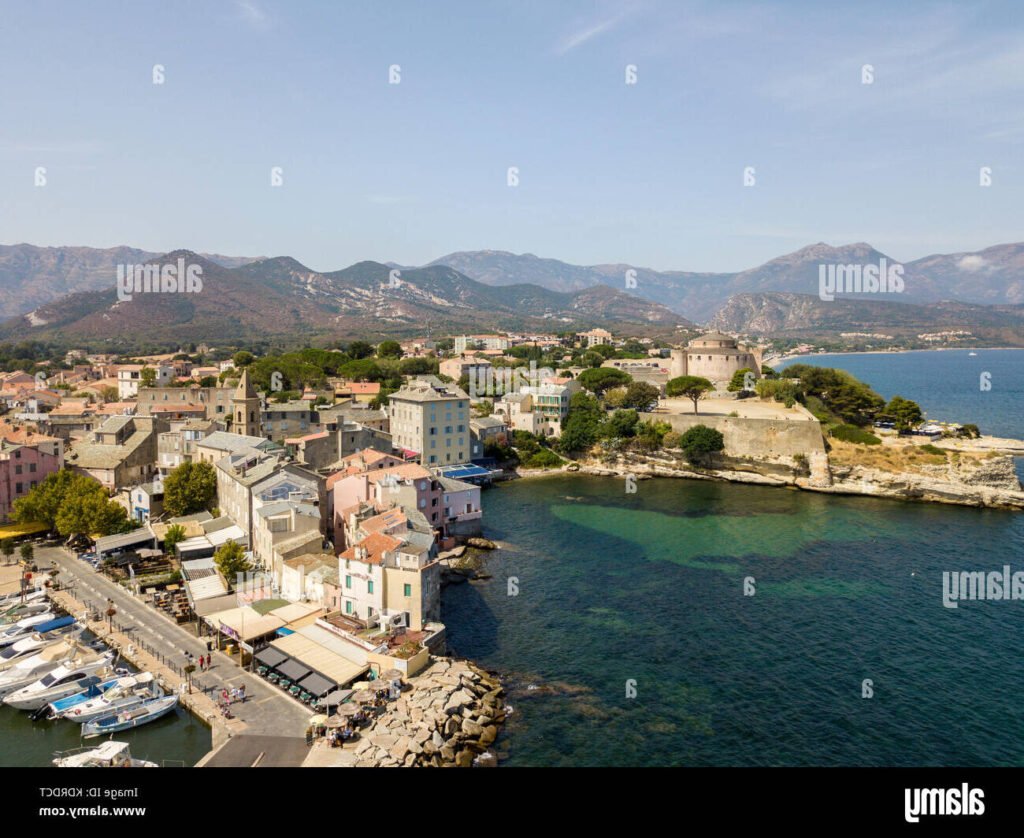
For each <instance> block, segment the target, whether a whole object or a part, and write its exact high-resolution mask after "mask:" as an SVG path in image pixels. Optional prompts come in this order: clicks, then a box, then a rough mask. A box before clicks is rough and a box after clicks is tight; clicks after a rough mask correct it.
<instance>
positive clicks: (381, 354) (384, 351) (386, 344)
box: [377, 340, 402, 358]
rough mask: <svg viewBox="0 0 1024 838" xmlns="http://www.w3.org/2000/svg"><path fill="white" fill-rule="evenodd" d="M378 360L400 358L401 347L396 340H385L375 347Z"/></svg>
mask: <svg viewBox="0 0 1024 838" xmlns="http://www.w3.org/2000/svg"><path fill="white" fill-rule="evenodd" d="M377 357H378V358H401V357H402V346H401V344H399V342H398V341H397V340H385V341H382V342H381V343H379V344H378V345H377Z"/></svg>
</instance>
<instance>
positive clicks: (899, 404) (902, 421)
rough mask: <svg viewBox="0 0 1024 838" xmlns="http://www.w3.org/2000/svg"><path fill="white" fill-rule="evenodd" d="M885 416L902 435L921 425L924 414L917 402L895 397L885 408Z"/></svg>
mask: <svg viewBox="0 0 1024 838" xmlns="http://www.w3.org/2000/svg"><path fill="white" fill-rule="evenodd" d="M885 415H886V416H887V417H888V418H889V419H890V420H891V421H892V422H893V423H894V424H895V425H896V430H897V431H900V432H901V433H903V432H905V431H909V430H911V429H912V428H914V427H916V426H917V425H919V424H920V422H921V419H922V418H923V416H924V414H922V413H921V407H920V406H919V405H918V404H917V402H912V401H911V400H910V399H905V398H903V397H902V396H893V397H892V398H891V399H889V404H887V405H886V406H885Z"/></svg>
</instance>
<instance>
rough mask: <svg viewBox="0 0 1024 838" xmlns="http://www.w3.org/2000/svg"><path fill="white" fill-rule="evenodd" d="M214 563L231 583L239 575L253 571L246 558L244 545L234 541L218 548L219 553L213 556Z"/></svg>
mask: <svg viewBox="0 0 1024 838" xmlns="http://www.w3.org/2000/svg"><path fill="white" fill-rule="evenodd" d="M213 563H214V564H215V565H217V569H218V570H219V571H220V572H221V574H222V575H223V576H224V578H225V579H226V580H227V581H228V582H229V583H230V582H232V581H233V580H234V579H236V578H237V576H238V574H239V573H246V572H247V571H250V570H252V565H251V564H250V563H249V561H248V559H246V558H245V550H243V549H242V545H240V544H238V543H237V542H234V541H226V542H225V543H224V544H222V545H221V546H220V547H218V548H217V552H216V553H214V554H213Z"/></svg>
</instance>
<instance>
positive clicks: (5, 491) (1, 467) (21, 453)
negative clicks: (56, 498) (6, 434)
mask: <svg viewBox="0 0 1024 838" xmlns="http://www.w3.org/2000/svg"><path fill="white" fill-rule="evenodd" d="M63 465H64V458H63V456H62V454H61V453H60V449H59V447H58V448H55V447H54V446H53V445H48V444H46V443H39V444H31V445H25V444H21V443H17V442H9V441H8V440H6V439H0V523H3V522H5V521H7V520H9V519H10V516H11V511H12V509H13V507H14V501H16V500H17V499H18V498H22V497H24V496H25V495H27V494H28V493H29V492H31V491H32V490H33V489H34V488H35V487H36V486H37V485H38V484H39V483H41V482H42V481H43V480H44V479H45V478H46V476H47V475H49V474H53V473H54V472H55V471H59V470H60V468H61V466H63Z"/></svg>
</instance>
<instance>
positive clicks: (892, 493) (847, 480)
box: [531, 440, 1024, 510]
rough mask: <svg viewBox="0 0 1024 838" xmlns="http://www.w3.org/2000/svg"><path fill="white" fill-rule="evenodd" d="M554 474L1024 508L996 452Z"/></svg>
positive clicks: (623, 462)
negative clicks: (907, 464)
mask: <svg viewBox="0 0 1024 838" xmlns="http://www.w3.org/2000/svg"><path fill="white" fill-rule="evenodd" d="M1011 442H1017V441H1015V440H998V442H996V443H995V444H994V445H993V447H991V448H989V447H985V448H979V449H978V450H982V451H990V452H993V453H994V452H995V451H1005V450H1006V449H1007V448H1008V447H1009V446H1008V443H1011ZM550 473H554V474H567V473H576V474H592V475H596V476H601V477H617V478H625V477H626V476H627V475H633V476H634V477H635V478H636V479H638V480H644V479H650V478H652V477H674V478H684V479H688V480H720V481H724V482H729V483H747V484H752V485H758V486H782V487H789V488H794V489H800V490H803V491H808V492H823V493H826V494H843V495H864V496H867V497H878V498H890V499H893V500H906V501H923V502H931V503H947V504H954V505H958V506H974V507H986V508H993V509H1015V510H1024V491H1021V488H1020V482H1019V481H1018V479H1017V476H1016V470H1015V468H1014V462H1013V456H1011V455H1010V454H1003V455H999V456H991V457H989V458H987V459H982V460H979V461H978V462H977V463H975V464H974V465H973V466H968V465H967V464H966V462H965V461H964V460H957V461H955V462H954V461H951V462H950V463H949V464H947V465H936V466H932V467H925V468H923V469H922V470H921V473H911V472H890V471H883V470H881V469H875V468H866V467H862V466H836V465H833V464H830V463H829V461H828V458H827V457H826V456H824V455H820V456H816V457H815V456H812V457H811V458H810V459H809V463H808V466H807V468H799V467H797V466H795V465H793V463H792V461H788V462H786V461H784V460H779V459H778V458H776V459H774V460H765V461H764V462H762V463H744V464H743V465H742V467H741V468H717V469H714V468H708V469H695V468H691V467H688V465H687V464H686V463H685V461H681V460H678V459H676V458H672V457H669V456H664V457H657V456H644V455H637V454H620V455H618V456H617V457H616V458H615V459H614V460H607V461H603V460H589V461H581V462H578V463H573V464H572V465H569V466H566V467H564V468H562V469H556V470H553V471H552V472H550ZM531 476H532V475H531Z"/></svg>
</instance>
